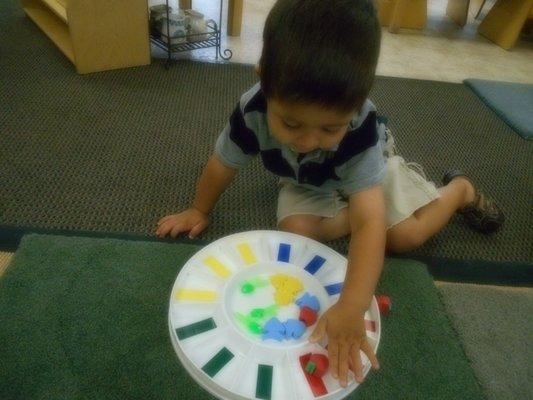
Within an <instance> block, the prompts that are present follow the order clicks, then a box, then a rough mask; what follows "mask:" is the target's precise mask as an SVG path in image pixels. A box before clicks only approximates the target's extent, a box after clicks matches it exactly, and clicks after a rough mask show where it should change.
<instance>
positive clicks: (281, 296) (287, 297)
mask: <svg viewBox="0 0 533 400" xmlns="http://www.w3.org/2000/svg"><path fill="white" fill-rule="evenodd" d="M294 297H295V295H294V294H292V293H289V292H284V291H280V290H278V291H277V292H276V293H275V294H274V300H275V302H276V304H277V305H278V306H286V305H289V304H291V303H292V302H293V300H294Z"/></svg>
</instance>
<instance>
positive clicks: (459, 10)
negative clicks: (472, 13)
mask: <svg viewBox="0 0 533 400" xmlns="http://www.w3.org/2000/svg"><path fill="white" fill-rule="evenodd" d="M469 6H470V0H448V6H447V7H446V15H447V16H448V17H450V18H451V19H452V20H453V22H455V23H456V24H457V25H459V26H461V27H462V26H465V25H466V21H467V20H468V8H469Z"/></svg>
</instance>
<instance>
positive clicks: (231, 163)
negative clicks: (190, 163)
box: [215, 103, 259, 169]
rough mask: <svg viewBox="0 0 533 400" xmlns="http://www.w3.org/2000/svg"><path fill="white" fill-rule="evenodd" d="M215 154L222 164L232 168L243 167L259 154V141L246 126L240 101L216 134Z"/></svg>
mask: <svg viewBox="0 0 533 400" xmlns="http://www.w3.org/2000/svg"><path fill="white" fill-rule="evenodd" d="M215 154H216V155H217V156H218V157H219V159H220V161H221V162H222V164H224V165H226V166H227V167H230V168H234V169H240V168H243V167H245V166H246V165H248V163H249V162H250V161H251V160H252V158H253V157H254V156H256V155H257V154H259V141H258V139H257V137H256V134H255V133H254V131H253V130H252V129H250V127H249V126H247V124H246V121H245V118H244V113H243V111H242V109H241V104H240V103H238V104H237V106H236V107H235V110H234V111H233V113H232V114H231V116H230V119H229V121H228V122H227V123H226V126H225V127H224V129H223V130H222V132H221V133H220V135H219V136H218V139H217V141H216V145H215Z"/></svg>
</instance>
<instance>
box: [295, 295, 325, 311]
mask: <svg viewBox="0 0 533 400" xmlns="http://www.w3.org/2000/svg"><path fill="white" fill-rule="evenodd" d="M296 305H297V306H298V307H300V308H304V307H309V308H310V309H311V310H313V311H315V312H319V311H320V302H319V301H318V299H317V298H316V296H312V295H310V294H309V293H308V292H305V293H304V295H303V296H302V297H300V298H299V299H298V300H296Z"/></svg>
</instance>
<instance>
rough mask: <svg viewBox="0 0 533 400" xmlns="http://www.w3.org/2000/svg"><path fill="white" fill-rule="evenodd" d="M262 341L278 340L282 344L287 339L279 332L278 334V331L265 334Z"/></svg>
mask: <svg viewBox="0 0 533 400" xmlns="http://www.w3.org/2000/svg"><path fill="white" fill-rule="evenodd" d="M261 339H263V340H268V339H272V340H277V341H278V342H281V341H282V340H283V339H285V335H284V334H281V333H279V332H276V331H272V332H264V333H263V336H261Z"/></svg>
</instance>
